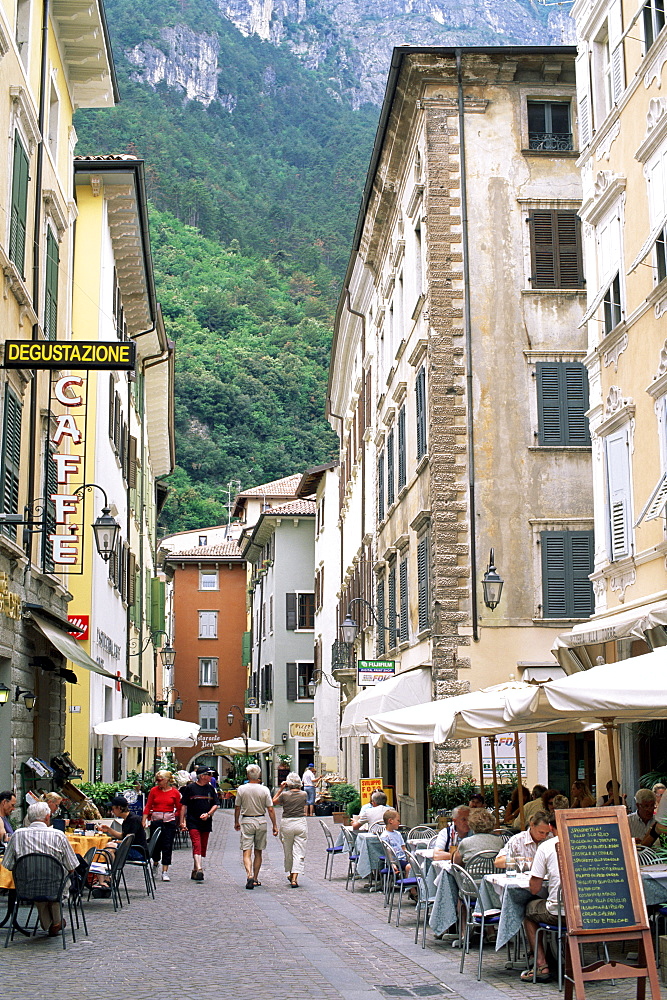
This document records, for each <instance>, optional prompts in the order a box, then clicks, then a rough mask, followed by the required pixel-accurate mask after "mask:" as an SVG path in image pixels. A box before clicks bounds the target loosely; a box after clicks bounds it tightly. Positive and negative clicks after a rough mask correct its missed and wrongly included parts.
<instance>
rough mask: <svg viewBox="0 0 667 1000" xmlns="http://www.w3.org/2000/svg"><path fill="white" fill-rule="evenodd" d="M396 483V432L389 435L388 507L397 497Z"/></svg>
mask: <svg viewBox="0 0 667 1000" xmlns="http://www.w3.org/2000/svg"><path fill="white" fill-rule="evenodd" d="M395 486H396V483H395V479H394V432H393V430H391V431H390V432H389V435H388V437H387V507H391V505H392V504H393V502H394V500H395V499H396V489H395Z"/></svg>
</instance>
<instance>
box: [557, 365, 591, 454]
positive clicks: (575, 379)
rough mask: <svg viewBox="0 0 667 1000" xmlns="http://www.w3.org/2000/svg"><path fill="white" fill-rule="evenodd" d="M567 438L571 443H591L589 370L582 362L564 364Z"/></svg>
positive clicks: (568, 442)
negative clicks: (588, 411) (588, 415)
mask: <svg viewBox="0 0 667 1000" xmlns="http://www.w3.org/2000/svg"><path fill="white" fill-rule="evenodd" d="M563 378H564V380H565V414H566V416H565V419H566V426H565V431H566V439H567V444H569V445H573V446H574V445H589V444H590V443H591V435H590V431H589V428H588V417H587V416H586V412H587V410H588V372H587V371H586V367H585V365H582V364H576V363H575V364H564V365H563Z"/></svg>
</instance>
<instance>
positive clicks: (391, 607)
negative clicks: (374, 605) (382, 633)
mask: <svg viewBox="0 0 667 1000" xmlns="http://www.w3.org/2000/svg"><path fill="white" fill-rule="evenodd" d="M387 588H388V591H389V592H388V594H387V613H388V614H387V617H388V621H387V628H388V629H389V648H390V649H395V648H396V645H397V642H398V631H397V629H396V563H392V564H391V566H390V567H389V576H388V578H387Z"/></svg>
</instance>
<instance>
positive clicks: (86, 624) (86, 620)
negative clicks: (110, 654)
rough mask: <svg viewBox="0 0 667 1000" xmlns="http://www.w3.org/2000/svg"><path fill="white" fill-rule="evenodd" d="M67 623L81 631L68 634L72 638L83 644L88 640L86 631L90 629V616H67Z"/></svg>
mask: <svg viewBox="0 0 667 1000" xmlns="http://www.w3.org/2000/svg"><path fill="white" fill-rule="evenodd" d="M67 621H68V622H71V623H72V625H76V627H77V628H79V629H81V631H80V632H70V635H71V636H72V638H73V639H81V641H82V642H85V640H86V639H87V638H88V630H89V628H90V615H68V616H67Z"/></svg>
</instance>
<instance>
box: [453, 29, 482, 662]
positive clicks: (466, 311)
mask: <svg viewBox="0 0 667 1000" xmlns="http://www.w3.org/2000/svg"><path fill="white" fill-rule="evenodd" d="M455 52H456V80H457V86H458V110H459V116H458V117H459V162H460V172H461V236H462V243H463V332H464V336H465V359H466V396H467V403H468V405H467V407H466V430H467V436H468V509H469V511H470V615H471V618H472V637H473V640H474V641H475V642H479V626H478V622H477V541H476V537H475V533H476V527H475V520H476V507H475V447H474V436H473V434H474V421H473V381H472V322H471V317H470V248H469V243H468V190H467V178H466V145H465V101H464V96H463V71H462V67H461V49H456V50H455Z"/></svg>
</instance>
